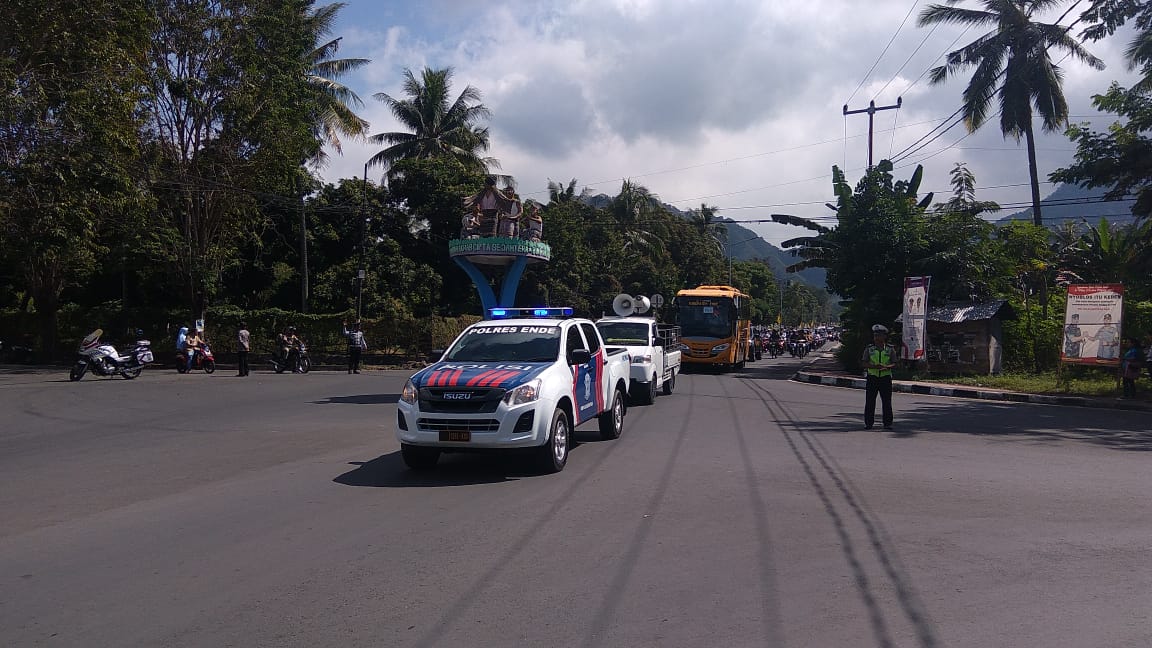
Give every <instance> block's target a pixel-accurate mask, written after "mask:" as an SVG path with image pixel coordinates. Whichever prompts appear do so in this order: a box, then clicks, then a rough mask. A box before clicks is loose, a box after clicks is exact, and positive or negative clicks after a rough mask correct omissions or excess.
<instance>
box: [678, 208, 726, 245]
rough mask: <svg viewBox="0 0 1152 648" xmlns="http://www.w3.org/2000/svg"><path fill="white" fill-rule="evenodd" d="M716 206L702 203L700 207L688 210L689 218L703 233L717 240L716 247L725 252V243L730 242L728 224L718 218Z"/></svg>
mask: <svg viewBox="0 0 1152 648" xmlns="http://www.w3.org/2000/svg"><path fill="white" fill-rule="evenodd" d="M717 211H718V210H717V208H716V207H709V206H708V205H706V204H704V203H700V209H693V210H690V211H689V212H688V220H689V221H690V222H691V223H692V225H693V227H695V228H696V231H698V232H699V233H700V234H701V235H703V236H706V237H709V238H711V239H712V240H713V241H715V244H716V247H717V248H718V249H720V251H721V252H722V253H723V252H724V245H725V244H726V243H727V242H728V226H727V225H725V224H724V223H722V222H720V221H718V220H716V212H717Z"/></svg>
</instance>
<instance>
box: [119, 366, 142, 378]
mask: <svg viewBox="0 0 1152 648" xmlns="http://www.w3.org/2000/svg"><path fill="white" fill-rule="evenodd" d="M142 371H144V367H143V366H141V365H136V366H135V367H128V368H127V369H125V370H124V371H121V372H120V375H121V376H124V379H125V380H132V379H133V378H137V377H139V376H140V372H142Z"/></svg>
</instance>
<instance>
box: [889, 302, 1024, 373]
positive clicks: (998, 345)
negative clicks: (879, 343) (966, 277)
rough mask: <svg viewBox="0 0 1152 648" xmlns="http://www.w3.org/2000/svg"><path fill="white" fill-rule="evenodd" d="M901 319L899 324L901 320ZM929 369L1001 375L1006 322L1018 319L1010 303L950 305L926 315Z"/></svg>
mask: <svg viewBox="0 0 1152 648" xmlns="http://www.w3.org/2000/svg"><path fill="white" fill-rule="evenodd" d="M900 319H901V318H900V317H898V318H897V321H900ZM925 319H926V324H925V327H926V329H927V338H928V340H927V345H926V350H925V357H926V359H927V362H928V370H929V371H932V372H939V373H969V374H998V373H1000V370H1001V364H1002V361H1003V357H1004V326H1003V322H1004V320H1010V319H1016V310H1015V309H1014V308H1012V306H1011V305H1010V304H1009V303H1008V301H1007V300H1004V299H997V300H993V301H987V302H950V303H948V304H945V305H943V306H933V307H930V308H929V309H928V312H927V314H926V317H925Z"/></svg>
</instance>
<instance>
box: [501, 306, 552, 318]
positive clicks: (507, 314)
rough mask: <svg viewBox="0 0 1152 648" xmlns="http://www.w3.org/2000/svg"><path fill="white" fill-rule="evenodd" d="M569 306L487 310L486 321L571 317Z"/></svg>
mask: <svg viewBox="0 0 1152 648" xmlns="http://www.w3.org/2000/svg"><path fill="white" fill-rule="evenodd" d="M572 314H573V310H572V307H571V306H549V307H545V308H489V309H488V319H511V318H515V317H522V318H533V317H572Z"/></svg>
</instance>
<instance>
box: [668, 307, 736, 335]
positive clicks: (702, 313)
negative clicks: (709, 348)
mask: <svg viewBox="0 0 1152 648" xmlns="http://www.w3.org/2000/svg"><path fill="white" fill-rule="evenodd" d="M677 305H678V307H679V309H678V311H677V312H678V313H679V317H680V336H681V337H683V338H695V339H701V338H710V339H713V340H722V339H725V338H730V337H733V336H735V334H736V322H735V320H734V319H733V318H732V315H733V313H732V300H731V299H728V298H726V297H681V298H680V299H679V300H678V302H677Z"/></svg>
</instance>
